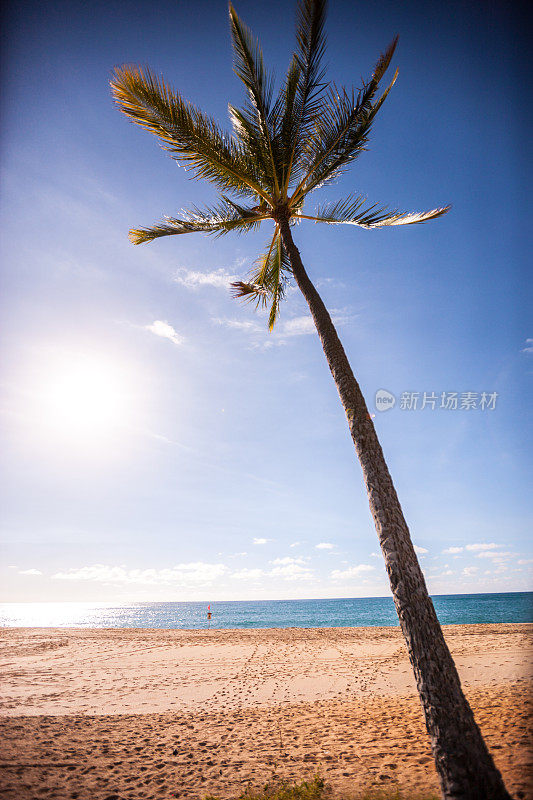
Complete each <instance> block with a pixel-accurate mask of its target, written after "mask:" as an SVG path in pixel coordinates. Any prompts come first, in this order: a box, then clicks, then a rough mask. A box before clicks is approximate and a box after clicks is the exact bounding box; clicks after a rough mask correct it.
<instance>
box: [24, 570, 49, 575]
mask: <svg viewBox="0 0 533 800" xmlns="http://www.w3.org/2000/svg"><path fill="white" fill-rule="evenodd" d="M42 574H43V573H42V572H41V570H40V569H21V570H19V575H42Z"/></svg>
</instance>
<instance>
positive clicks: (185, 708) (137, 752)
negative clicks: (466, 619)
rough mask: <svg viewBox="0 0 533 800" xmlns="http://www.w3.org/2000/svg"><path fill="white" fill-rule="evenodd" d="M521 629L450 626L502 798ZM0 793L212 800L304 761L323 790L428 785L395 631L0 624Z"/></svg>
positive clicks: (522, 773)
mask: <svg viewBox="0 0 533 800" xmlns="http://www.w3.org/2000/svg"><path fill="white" fill-rule="evenodd" d="M532 634H533V625H463V626H447V627H446V628H445V635H446V638H447V641H448V643H449V645H450V648H451V650H452V653H453V655H454V658H455V661H456V664H457V667H458V670H459V673H460V675H461V679H462V681H463V685H464V688H465V691H466V693H467V696H468V697H469V699H470V701H471V704H472V707H473V709H474V713H475V715H476V719H477V721H478V723H479V725H480V727H481V729H482V731H483V734H484V736H485V737H486V741H487V743H488V745H489V747H490V749H491V751H492V753H493V755H494V758H495V760H496V763H497V764H498V766H499V767H500V769H501V770H502V773H503V775H504V778H505V780H506V782H507V785H508V788H509V789H510V790H511V792H512V794H513V796H515V797H520V798H527V800H533V783H532V779H531V777H532V763H533V759H532V758H531V748H530V742H531V737H530V735H529V737H528V729H529V734H530V733H531V719H532V716H531V651H532V647H533V644H532ZM0 675H1V686H2V689H1V693H0V714H1V715H2V717H1V718H0V725H1V736H2V746H1V747H2V751H1V754H0V797H2V798H4V797H5V798H13V799H14V798H17V800H18V799H19V798H20V800H26V798H32V799H33V798H54V800H56V798H57V800H62V798H80V800H81V799H83V798H91V800H109V798H131V800H134V799H135V800H137V798H139V799H140V798H147V799H148V798H167V797H168V798H170V797H181V798H190V799H191V800H192V799H193V798H195V799H196V798H203V797H205V795H207V794H215V795H217V796H219V797H220V798H230V797H235V796H238V794H240V793H241V792H242V791H244V789H245V788H246V786H247V784H248V782H251V783H252V785H254V786H259V785H261V784H262V783H264V782H266V781H267V780H269V779H270V778H271V777H272V775H273V774H277V775H280V776H283V777H287V778H290V779H293V780H298V781H300V780H303V779H305V778H310V777H312V776H313V775H314V774H315V772H316V770H317V769H319V771H320V773H321V774H322V775H323V776H324V777H325V778H326V780H327V782H328V783H329V784H330V785H331V786H332V788H333V790H334V797H337V798H346V799H348V798H350V797H356V796H357V793H358V791H360V790H362V789H366V788H385V787H390V786H396V785H400V786H401V787H403V788H404V789H405V790H411V791H413V792H421V791H424V792H433V793H435V795H436V796H438V781H437V777H436V773H435V770H434V767H433V762H432V759H431V753H430V751H429V746H428V741H427V735H426V733H425V728H424V723H423V717H422V712H421V709H420V705H419V701H418V697H417V695H416V689H415V686H414V679H413V677H412V672H411V667H410V665H409V662H408V659H407V654H406V651H405V646H404V644H403V640H402V638H401V634H400V632H399V630H398V629H397V628H328V629H296V628H291V629H285V630H282V629H272V630H246V631H244V630H241V631H236V630H231V631H219V630H211V631H205V630H204V631H166V630H147V629H131V628H130V629H98V630H96V629H76V630H74V629H44V628H41V629H3V630H1V631H0Z"/></svg>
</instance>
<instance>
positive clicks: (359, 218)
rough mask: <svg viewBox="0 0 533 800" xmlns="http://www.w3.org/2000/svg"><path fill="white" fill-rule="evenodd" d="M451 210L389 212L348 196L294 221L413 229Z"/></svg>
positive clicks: (364, 200) (360, 198)
mask: <svg viewBox="0 0 533 800" xmlns="http://www.w3.org/2000/svg"><path fill="white" fill-rule="evenodd" d="M365 206H366V207H365ZM450 208H451V206H442V207H441V208H433V209H431V211H422V212H402V211H398V210H397V209H395V210H393V211H390V210H388V209H387V208H385V207H384V206H378V205H377V204H376V203H375V204H374V205H371V206H368V205H367V204H366V198H365V197H362V196H361V195H359V196H355V195H350V197H347V198H346V199H345V200H338V201H337V202H335V203H327V204H325V205H323V206H320V207H319V208H317V210H316V212H315V213H314V214H312V215H307V214H299V215H296V216H295V219H296V218H298V217H300V219H308V220H313V221H314V222H326V223H328V224H329V225H358V226H359V227H361V228H383V227H385V226H389V225H413V224H416V223H418V222H427V221H428V220H430V219H437V217H442V216H443V214H446V213H447V212H448V211H449V210H450Z"/></svg>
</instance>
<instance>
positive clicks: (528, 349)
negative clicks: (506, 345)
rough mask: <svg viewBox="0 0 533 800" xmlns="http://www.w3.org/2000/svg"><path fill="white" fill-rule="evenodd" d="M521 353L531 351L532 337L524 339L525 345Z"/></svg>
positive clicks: (532, 348)
mask: <svg viewBox="0 0 533 800" xmlns="http://www.w3.org/2000/svg"><path fill="white" fill-rule="evenodd" d="M522 353H533V339H526V346H525V347H524V348H523V349H522Z"/></svg>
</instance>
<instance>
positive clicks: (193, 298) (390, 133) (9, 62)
mask: <svg viewBox="0 0 533 800" xmlns="http://www.w3.org/2000/svg"><path fill="white" fill-rule="evenodd" d="M237 10H238V12H239V13H240V14H241V16H242V17H243V18H244V20H245V21H246V22H247V23H248V24H249V25H250V26H251V27H252V29H253V31H254V33H256V34H257V35H258V36H259V37H260V39H261V41H262V44H263V48H264V52H265V57H266V60H267V62H268V63H270V64H271V65H272V66H273V67H274V68H275V70H276V73H277V75H278V76H281V75H282V74H283V71H284V69H285V68H286V65H287V63H288V59H289V56H290V53H291V48H292V47H293V28H294V14H293V9H292V7H291V6H290V5H289V4H286V3H284V2H281V1H280V0H279V1H277V2H274V3H271V4H265V3H262V2H261V3H260V2H256V0H247V1H246V2H241V3H239V4H238V5H237ZM519 23H520V21H519V20H518V19H516V18H514V17H513V16H512V14H511V10H510V7H509V6H508V4H505V3H498V2H492V3H490V4H489V3H487V4H485V3H479V4H469V3H453V2H452V3H449V4H441V3H436V2H435V3H427V4H425V5H424V13H423V14H421V13H420V4H419V3H415V2H406V3H401V4H400V3H393V2H385V0H377V2H373V3H359V4H355V3H351V2H345V1H344V0H339V1H338V2H333V1H332V2H331V4H330V10H329V17H328V56H327V61H328V64H329V77H330V78H331V79H333V80H335V81H336V82H337V83H339V84H341V85H342V84H345V85H348V86H351V85H358V84H359V83H360V76H361V75H362V76H365V77H366V76H368V75H369V74H370V73H371V70H372V67H373V65H374V63H375V61H376V59H377V56H378V55H379V53H380V52H381V51H382V50H383V49H384V48H385V46H386V45H387V44H388V42H389V41H390V40H391V39H392V38H393V36H394V35H395V34H396V33H398V34H400V44H399V47H398V49H397V52H396V55H395V57H394V64H393V66H394V67H396V66H397V67H399V70H400V75H399V79H398V81H397V83H396V85H395V87H394V89H393V90H392V92H391V94H390V96H389V98H388V100H387V102H386V104H385V106H384V107H383V109H382V110H381V112H380V115H379V117H378V120H377V122H376V125H375V127H374V133H373V138H372V141H371V144H370V149H369V152H367V153H365V154H363V155H362V156H361V157H360V159H359V160H358V161H357V162H356V163H355V164H354V166H353V168H352V169H351V170H350V172H349V173H348V174H347V175H345V176H343V178H342V179H341V180H340V181H339V182H338V184H337V185H336V186H332V187H328V188H327V189H326V188H325V189H322V190H320V192H319V193H317V198H316V200H317V202H322V201H325V200H330V199H331V200H333V199H337V198H340V197H343V196H346V195H347V194H349V193H350V192H352V191H356V192H362V193H364V194H366V195H367V196H368V198H369V200H371V201H373V202H380V203H387V204H388V205H390V206H392V207H399V208H401V209H402V210H414V211H416V210H425V209H428V208H433V207H435V206H438V205H443V204H446V203H452V204H453V209H452V211H451V212H450V213H449V214H448V215H447V216H446V217H444V218H443V219H440V220H437V221H435V222H431V223H428V224H427V225H420V226H409V227H406V228H398V229H395V228H391V229H383V230H375V231H364V230H360V229H357V228H352V227H346V228H345V229H344V228H342V227H337V226H325V225H320V226H317V225H312V224H308V225H301V226H299V227H298V228H296V229H295V231H294V236H295V239H296V241H297V244H298V246H299V248H300V250H301V254H302V258H303V260H304V263H305V264H306V267H307V269H308V271H309V273H310V275H311V277H312V279H313V280H314V281H315V282H316V284H317V286H318V287H319V290H320V291H321V293H322V295H323V297H324V299H325V301H326V303H327V305H328V307H329V308H330V309H331V311H332V315H333V317H334V319H335V321H336V322H337V324H338V328H339V332H340V335H341V338H342V340H343V343H344V345H345V348H346V350H347V352H348V356H349V358H350V360H351V363H352V366H353V368H354V371H355V373H356V375H357V376H358V378H359V380H360V383H361V386H362V388H363V391H364V393H365V396H366V397H367V401H368V403H369V406H370V407H371V410H372V411H373V413H375V414H376V417H375V424H376V427H377V430H378V434H379V436H380V438H381V441H382V445H383V448H384V451H385V455H386V458H387V461H388V463H389V466H390V469H391V472H392V475H393V478H394V480H395V483H396V486H397V489H398V493H399V496H400V500H401V502H402V505H403V507H404V511H405V514H406V518H407V520H408V523H409V525H410V528H411V531H412V536H413V540H414V542H415V543H416V545H417V547H418V548H419V552H420V557H421V560H422V564H423V567H424V571H425V574H426V576H427V579H428V584H429V588H430V590H431V591H432V592H434V593H447V592H471V591H472V592H476V591H506V590H524V589H530V588H531V545H530V544H529V539H530V537H529V536H528V534H529V530H530V526H531V506H530V503H529V502H528V499H529V498H528V491H527V489H528V481H527V474H528V468H530V459H529V456H528V453H530V452H531V448H530V439H531V436H530V434H531V426H530V425H529V426H528V413H529V407H530V405H531V404H530V397H531V374H532V364H533V340H532V338H531V337H533V325H532V323H531V318H530V315H529V314H528V310H529V307H530V302H528V298H527V292H528V283H527V279H526V269H527V260H528V256H529V252H528V250H529V248H528V246H527V244H526V238H525V231H526V224H527V222H529V215H528V214H527V210H528V209H527V200H526V178H525V173H526V168H527V161H526V155H525V153H526V128H527V123H528V122H529V119H526V114H529V108H528V106H527V104H526V103H524V77H523V76H524V74H525V71H524V65H525V52H526V50H525V43H524V41H523V38H522V37H521V35H520V24H519ZM6 30H7V40H8V44H7V47H6V48H5V52H4V59H5V71H4V80H3V97H4V100H3V116H4V128H3V163H2V176H3V197H2V219H3V223H2V229H3V242H2V263H3V265H4V266H3V278H2V283H3V292H2V300H1V303H2V317H3V329H4V334H3V340H2V345H1V347H2V378H1V381H2V385H1V389H2V402H1V414H2V416H1V421H2V442H1V443H2V453H3V456H2V508H3V511H2V519H1V522H2V527H1V542H2V566H1V572H2V576H1V577H2V580H1V583H2V586H3V589H2V593H1V595H0V599H2V600H4V601H23V600H29V601H39V600H50V601H52V600H53V601H56V600H87V601H91V600H109V601H124V602H128V601H131V600H158V599H162V600H173V599H175V600H189V599H190V600H195V599H201V600H204V599H205V600H216V599H247V598H292V597H336V596H370V595H379V596H381V595H386V594H388V591H389V590H388V585H387V581H386V576H385V573H384V570H383V567H382V560H381V556H380V555H379V551H378V545H377V540H376V535H375V532H374V529H373V524H372V520H371V517H370V513H369V510H368V505H367V500H366V496H365V492H364V488H363V483H362V477H361V472H360V468H359V465H358V463H357V461H356V458H355V452H354V450H353V446H352V443H351V440H350V438H349V435H348V430H347V425H346V422H345V419H344V418H343V412H342V409H341V406H340V403H339V400H338V396H337V394H336V390H335V387H334V384H333V382H332V380H331V377H330V375H329V371H328V369H327V366H326V364H325V360H324V357H323V354H322V351H321V349H320V346H319V342H318V338H317V337H316V335H315V334H314V333H313V330H312V327H311V326H310V324H309V315H308V311H307V309H306V307H305V303H304V301H303V298H301V297H300V296H299V295H298V293H297V292H296V291H293V292H289V295H288V298H287V300H286V302H285V305H284V307H283V310H282V316H281V319H280V322H279V324H278V327H277V329H276V331H275V332H274V334H272V335H270V334H268V332H267V329H266V321H265V318H264V317H263V316H261V315H258V314H254V312H253V310H252V309H251V308H249V307H248V306H243V305H241V304H240V303H239V302H237V301H235V300H232V299H231V297H230V295H229V292H228V288H227V285H228V283H229V281H230V280H231V279H235V278H242V277H244V276H245V275H246V273H247V271H248V269H249V268H250V266H251V264H252V262H253V261H254V259H255V258H256V257H257V255H258V253H259V252H261V250H262V248H263V246H264V244H265V242H266V240H267V238H268V230H267V229H266V228H267V226H264V228H263V229H262V230H260V231H259V232H258V233H256V234H253V235H251V236H248V237H247V238H239V237H237V236H233V235H229V236H227V237H224V238H222V239H217V240H215V239H212V238H209V237H204V236H202V235H191V236H182V237H169V238H168V239H166V240H165V239H162V240H159V241H156V242H154V243H152V244H148V245H143V246H139V247H133V246H132V245H131V244H130V243H129V241H128V239H127V231H128V229H129V228H130V227H133V226H138V225H144V224H151V223H153V222H156V221H158V220H159V219H161V217H162V216H163V214H165V213H166V214H169V215H175V214H176V213H177V212H178V211H179V210H180V209H181V208H183V207H187V206H188V205H190V204H193V203H198V204H202V203H209V202H211V201H212V200H213V199H214V197H215V195H214V191H213V190H212V189H211V188H210V187H209V186H208V185H205V184H202V183H197V182H194V181H191V180H189V178H188V177H187V175H186V173H185V172H184V171H183V170H180V169H179V168H178V167H177V166H176V165H175V164H174V163H173V162H172V161H171V159H170V158H169V157H168V156H167V155H166V154H164V153H163V151H162V150H161V149H160V148H159V146H158V145H157V142H156V140H155V139H153V138H152V137H150V136H149V135H148V134H146V133H144V132H143V131H141V130H140V129H137V128H135V127H134V126H133V125H131V124H129V123H128V121H127V120H126V118H125V117H123V116H122V115H121V114H120V113H119V112H118V111H117V110H116V109H115V108H114V107H113V104H112V101H111V97H110V91H109V86H108V81H109V77H110V73H111V70H112V68H113V67H114V66H115V65H119V64H122V63H125V62H129V63H140V64H149V65H150V66H151V67H152V68H153V70H154V71H156V72H158V73H162V74H163V75H164V76H165V78H166V79H167V80H168V81H169V82H170V83H171V84H173V85H175V86H176V87H177V88H178V89H179V90H180V92H181V93H182V95H183V96H184V97H186V98H187V99H189V100H192V101H193V102H195V103H197V104H198V105H199V106H200V107H201V108H203V109H204V110H206V111H208V112H210V113H212V114H213V115H214V116H215V117H216V118H217V119H218V120H219V121H220V122H222V123H223V124H224V125H226V126H228V127H229V123H228V118H227V102H228V101H230V102H232V103H237V104H238V103H239V102H240V101H242V97H243V95H242V92H241V88H240V85H239V82H238V80H237V78H236V77H235V76H234V75H233V72H232V65H231V51H230V40H229V25H228V18H227V6H226V4H225V3H224V2H218V0H204V2H199V3H185V2H182V3H171V2H158V3H157V4H152V3H149V2H120V3H118V2H115V3H112V2H106V3H103V2H95V3H92V4H90V6H88V5H86V4H84V3H81V2H77V0H69V2H51V3H48V4H42V3H38V2H25V3H20V4H12V5H11V10H10V12H9V13H8V16H7V26H6ZM309 207H310V208H312V200H311V201H310V205H309ZM380 389H385V390H387V391H389V392H391V393H392V394H394V396H395V397H396V398H397V402H396V405H395V407H394V408H392V409H390V410H388V411H386V412H379V411H377V410H376V408H375V405H374V397H375V393H376V391H378V390H380ZM404 392H409V393H411V392H415V393H419V399H418V407H417V408H416V409H406V408H401V402H400V400H401V396H402V393H404ZM424 392H426V393H428V394H429V393H432V392H434V393H435V394H436V395H437V397H438V401H437V403H436V407H435V408H434V409H432V408H431V407H430V406H427V407H426V408H424V409H421V408H420V405H421V404H422V400H423V393H424ZM442 392H447V393H449V392H457V393H458V399H459V406H460V404H461V395H462V393H465V392H473V393H475V394H476V395H477V405H478V407H477V408H475V409H470V410H466V409H464V408H463V409H462V408H460V407H458V408H457V409H442V408H440V407H439V406H440V398H441V394H442ZM482 392H486V393H487V394H490V393H496V394H497V398H496V402H495V407H494V408H485V409H481V408H480V407H479V402H480V399H481V393H482Z"/></svg>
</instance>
